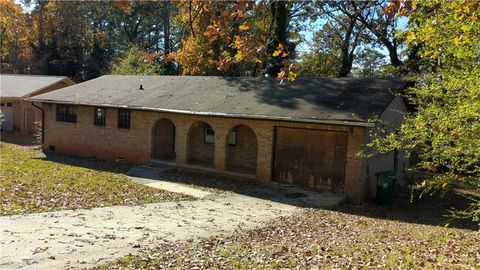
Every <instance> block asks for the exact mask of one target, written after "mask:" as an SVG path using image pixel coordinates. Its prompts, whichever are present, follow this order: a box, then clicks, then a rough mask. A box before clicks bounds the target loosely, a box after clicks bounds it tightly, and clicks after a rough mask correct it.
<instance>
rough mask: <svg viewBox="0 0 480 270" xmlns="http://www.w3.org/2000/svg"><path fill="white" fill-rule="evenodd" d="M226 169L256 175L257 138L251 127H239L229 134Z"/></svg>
mask: <svg viewBox="0 0 480 270" xmlns="http://www.w3.org/2000/svg"><path fill="white" fill-rule="evenodd" d="M226 169H227V170H228V171H234V172H241V173H248V174H253V175H255V173H256V170H257V136H256V135H255V132H254V131H253V130H252V129H251V128H250V127H248V126H245V125H238V126H235V127H234V128H232V129H231V130H230V132H229V133H228V135H227V142H226Z"/></svg>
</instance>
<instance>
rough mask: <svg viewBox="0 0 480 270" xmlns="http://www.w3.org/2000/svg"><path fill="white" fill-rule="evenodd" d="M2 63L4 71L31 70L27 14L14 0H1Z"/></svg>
mask: <svg viewBox="0 0 480 270" xmlns="http://www.w3.org/2000/svg"><path fill="white" fill-rule="evenodd" d="M0 10H1V11H2V12H0V63H1V67H0V68H1V70H2V72H4V73H6V72H11V73H25V72H28V70H29V62H30V59H29V58H30V57H31V55H30V48H29V46H28V42H29V40H28V38H29V36H30V35H32V34H33V31H34V30H33V29H29V28H28V21H27V16H26V15H25V14H24V13H23V9H22V7H21V6H20V5H19V4H16V3H15V2H14V1H13V0H0Z"/></svg>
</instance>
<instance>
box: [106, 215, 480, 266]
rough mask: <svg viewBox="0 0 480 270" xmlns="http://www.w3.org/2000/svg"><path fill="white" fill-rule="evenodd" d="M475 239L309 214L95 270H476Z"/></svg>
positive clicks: (479, 258) (464, 233) (465, 233)
mask: <svg viewBox="0 0 480 270" xmlns="http://www.w3.org/2000/svg"><path fill="white" fill-rule="evenodd" d="M479 242H480V237H479V234H478V232H476V231H471V230H465V229H454V228H445V227H441V226H430V225H421V224H414V223H406V222H401V221H398V220H386V219H378V218H372V217H366V216H360V215H353V214H348V213H342V212H339V211H333V210H323V209H307V210H306V211H305V212H303V213H301V214H298V215H294V216H291V217H285V218H280V219H278V220H276V221H274V222H272V223H271V224H270V225H269V226H267V227H265V228H261V229H256V230H251V231H240V232H237V233H234V234H232V235H230V236H217V237H212V238H206V239H201V240H200V241H198V242H187V243H172V244H164V245H161V246H160V247H158V248H156V249H153V250H146V251H144V252H142V253H141V254H140V255H138V256H133V255H130V256H128V257H125V258H123V259H120V260H118V261H116V262H114V263H111V264H108V265H103V266H100V267H98V268H97V269H291V268H294V269H476V268H478V267H479V266H480V251H479V249H478V243H479Z"/></svg>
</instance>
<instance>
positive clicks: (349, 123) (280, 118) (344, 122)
mask: <svg viewBox="0 0 480 270" xmlns="http://www.w3.org/2000/svg"><path fill="white" fill-rule="evenodd" d="M27 100H28V101H32V102H33V101H37V102H43V103H54V104H69V105H77V106H96V107H107V108H119V109H132V110H143V111H154V112H166V113H177V114H189V115H201V116H214V117H229V118H244V119H259V120H270V121H293V122H303V123H316V124H331V125H344V126H360V127H373V126H374V125H375V124H374V123H368V122H361V121H347V120H325V119H312V118H294V117H287V116H264V115H255V114H231V113H218V112H196V111H189V110H176V109H160V108H152V107H142V106H127V105H111V104H100V103H84V104H81V103H75V102H69V101H61V102H59V101H55V100H42V99H35V98H28V99H27Z"/></svg>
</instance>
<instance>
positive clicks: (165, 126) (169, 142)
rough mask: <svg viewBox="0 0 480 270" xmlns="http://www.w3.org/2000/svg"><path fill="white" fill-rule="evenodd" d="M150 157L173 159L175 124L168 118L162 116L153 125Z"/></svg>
mask: <svg viewBox="0 0 480 270" xmlns="http://www.w3.org/2000/svg"><path fill="white" fill-rule="evenodd" d="M152 142H153V152H152V153H153V154H152V158H154V159H159V160H165V161H175V125H174V124H173V122H172V121H170V120H169V119H166V118H163V119H160V120H158V121H157V123H155V126H154V127H153V140H152Z"/></svg>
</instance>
